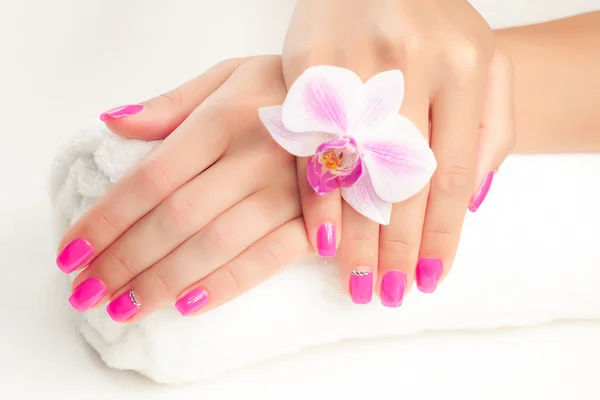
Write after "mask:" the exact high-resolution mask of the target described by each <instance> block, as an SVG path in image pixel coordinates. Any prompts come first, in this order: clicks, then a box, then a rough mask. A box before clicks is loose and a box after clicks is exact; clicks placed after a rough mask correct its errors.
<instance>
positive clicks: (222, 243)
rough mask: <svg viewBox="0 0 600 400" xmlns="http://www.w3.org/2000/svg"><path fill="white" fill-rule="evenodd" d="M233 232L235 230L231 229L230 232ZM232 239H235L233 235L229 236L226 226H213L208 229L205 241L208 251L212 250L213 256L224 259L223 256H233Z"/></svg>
mask: <svg viewBox="0 0 600 400" xmlns="http://www.w3.org/2000/svg"><path fill="white" fill-rule="evenodd" d="M232 231H233V229H230V232H232ZM231 237H233V235H232V234H230V235H227V228H225V227H224V226H221V227H215V226H212V227H209V228H208V229H207V231H206V236H205V238H204V239H205V243H206V246H207V249H210V252H211V253H212V254H214V255H219V257H223V255H229V254H231V252H230V249H231V244H230V243H231Z"/></svg>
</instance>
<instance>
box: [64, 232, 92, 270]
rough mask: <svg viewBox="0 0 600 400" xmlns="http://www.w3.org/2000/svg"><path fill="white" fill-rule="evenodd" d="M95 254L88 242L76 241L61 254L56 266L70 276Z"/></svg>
mask: <svg viewBox="0 0 600 400" xmlns="http://www.w3.org/2000/svg"><path fill="white" fill-rule="evenodd" d="M93 253H94V249H93V248H92V245H91V244H89V243H88V242H87V241H86V240H83V239H75V240H73V241H72V242H71V243H69V244H68V245H67V247H65V248H64V249H63V251H61V252H60V254H59V255H58V257H57V258H56V265H58V268H60V270H61V271H62V272H64V273H65V274H70V273H71V272H73V271H75V270H76V269H77V268H79V267H81V266H82V265H83V264H84V263H85V262H86V261H87V260H88V259H89V258H90V257H91V256H92V254H93Z"/></svg>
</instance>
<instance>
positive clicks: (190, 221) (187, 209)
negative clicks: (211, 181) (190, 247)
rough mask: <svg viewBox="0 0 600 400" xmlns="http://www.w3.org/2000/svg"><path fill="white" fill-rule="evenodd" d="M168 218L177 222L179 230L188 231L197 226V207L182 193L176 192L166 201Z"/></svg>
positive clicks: (172, 221) (174, 222)
mask: <svg viewBox="0 0 600 400" xmlns="http://www.w3.org/2000/svg"><path fill="white" fill-rule="evenodd" d="M165 207H166V210H167V211H166V213H167V215H168V217H167V219H168V220H169V221H170V222H171V223H173V224H175V226H176V229H177V230H179V231H188V230H190V229H193V228H194V227H195V225H196V224H195V222H196V216H197V211H196V207H194V205H193V204H192V203H191V202H190V201H189V200H187V199H186V198H184V197H183V196H181V195H177V194H174V195H172V196H171V197H169V199H168V200H167V201H165Z"/></svg>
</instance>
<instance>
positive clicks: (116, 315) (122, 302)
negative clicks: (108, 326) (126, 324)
mask: <svg viewBox="0 0 600 400" xmlns="http://www.w3.org/2000/svg"><path fill="white" fill-rule="evenodd" d="M140 307H142V305H141V304H140V302H139V301H138V299H137V298H136V297H135V293H134V292H133V290H130V291H128V292H125V293H123V294H122V295H120V296H119V297H117V298H116V299H114V300H113V301H111V302H110V303H109V304H108V306H106V311H107V312H108V315H109V316H110V317H111V318H112V319H113V320H115V321H117V322H123V321H126V320H128V319H129V318H131V317H133V316H134V315H135V314H137V313H138V311H140Z"/></svg>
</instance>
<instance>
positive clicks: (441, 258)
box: [283, 0, 514, 307]
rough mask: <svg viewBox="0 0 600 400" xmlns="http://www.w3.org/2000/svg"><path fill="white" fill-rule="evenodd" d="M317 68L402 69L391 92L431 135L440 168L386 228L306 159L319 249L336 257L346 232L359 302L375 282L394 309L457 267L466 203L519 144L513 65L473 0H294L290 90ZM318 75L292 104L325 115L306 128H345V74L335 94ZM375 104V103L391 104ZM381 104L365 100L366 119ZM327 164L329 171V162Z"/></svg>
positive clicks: (345, 254) (301, 170)
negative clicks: (322, 186) (324, 182)
mask: <svg viewBox="0 0 600 400" xmlns="http://www.w3.org/2000/svg"><path fill="white" fill-rule="evenodd" d="M314 65H335V66H340V67H345V68H347V69H350V70H352V71H354V72H356V73H357V74H358V75H359V76H360V77H361V78H362V79H363V81H366V80H367V79H368V78H370V77H371V76H373V75H375V74H377V73H379V72H383V71H387V70H400V71H402V72H403V75H404V86H403V87H402V85H401V84H400V85H399V86H398V87H394V88H392V89H390V90H392V91H396V92H399V91H402V90H404V101H403V102H402V106H401V109H400V110H398V109H397V108H396V110H397V111H399V112H400V113H401V114H403V115H404V116H406V117H408V118H409V119H410V120H411V121H412V122H413V123H414V125H416V127H417V128H418V130H419V131H420V132H421V133H422V135H423V136H424V137H425V138H426V139H427V140H428V141H429V144H430V146H431V149H432V150H433V152H434V154H435V156H436V159H437V170H436V172H435V174H434V175H433V177H432V179H431V183H430V184H427V185H426V186H425V187H424V189H423V190H421V191H420V192H419V193H417V194H416V195H414V196H413V197H410V198H408V199H407V200H404V201H402V202H399V203H396V204H394V206H393V208H392V211H391V217H390V214H389V209H387V214H388V215H387V218H389V219H390V221H389V225H384V226H380V225H379V224H378V223H376V222H374V221H373V220H371V219H368V218H365V217H364V216H363V215H361V214H359V213H358V212H357V211H356V210H355V209H353V208H352V207H351V206H349V205H348V203H347V202H343V201H342V198H341V195H342V196H344V198H346V197H345V194H344V193H345V192H344V189H342V191H341V195H340V190H339V189H335V190H333V191H332V192H331V193H330V194H328V195H327V196H320V195H319V194H317V193H316V190H317V189H316V188H315V189H313V187H311V185H310V184H309V182H308V179H307V164H308V160H307V159H306V158H302V159H299V160H298V181H299V187H300V195H301V202H302V209H303V214H304V219H305V223H306V227H307V232H308V236H309V240H310V241H311V243H312V245H313V247H315V249H317V250H318V251H319V253H320V254H321V255H324V256H333V255H335V253H336V247H337V244H338V243H337V242H339V241H340V237H339V235H338V237H337V241H336V235H335V231H336V228H337V230H338V231H340V228H341V231H342V235H341V242H340V244H339V251H338V252H337V255H338V258H339V261H340V269H341V271H340V272H341V273H340V275H341V280H342V284H343V286H344V288H345V289H346V290H347V291H349V292H350V295H351V296H352V298H353V300H354V301H355V302H356V303H366V302H369V301H370V300H371V295H372V291H373V288H372V286H373V282H374V286H375V287H376V288H377V290H378V291H381V298H382V302H383V304H384V305H386V306H392V307H397V306H399V305H400V304H401V302H402V297H403V294H404V292H405V291H406V290H407V289H408V288H410V286H411V284H412V281H413V279H415V278H416V281H417V286H418V288H419V289H420V290H421V291H423V292H433V291H434V290H435V289H436V287H437V285H438V282H439V281H440V280H441V279H443V277H444V276H445V274H446V273H447V272H448V271H449V269H450V266H451V265H452V262H453V260H454V257H455V254H456V250H457V247H458V243H459V239H460V234H461V229H462V223H463V219H464V215H465V212H466V210H467V208H468V209H470V210H471V211H476V210H477V208H478V207H479V205H480V204H481V202H482V201H483V198H484V197H485V195H486V193H487V190H488V189H489V186H490V184H491V181H492V178H493V175H494V172H495V171H496V170H497V169H498V168H499V166H500V164H501V163H502V162H503V160H504V158H505V157H506V156H507V155H508V153H509V151H510V149H511V148H512V146H513V142H514V129H513V98H512V67H511V64H510V61H509V60H508V58H507V57H506V56H505V55H504V54H503V53H502V52H501V51H500V49H498V48H497V46H496V45H495V42H494V35H493V32H492V30H491V29H490V28H489V26H488V25H487V23H486V22H485V21H484V19H483V18H482V17H481V16H480V15H479V13H478V12H477V11H476V10H475V9H473V8H472V7H471V5H470V4H469V3H468V2H467V1H466V0H420V1H414V0H378V1H372V0H351V1H348V0H327V1H322V0H298V2H297V6H296V9H295V11H294V15H293V17H292V21H291V23H290V27H289V30H288V33H287V37H286V41H285V45H284V51H283V72H284V78H285V81H286V85H287V86H288V89H289V88H290V87H292V84H293V83H294V82H295V81H296V79H297V78H298V77H299V76H300V75H301V74H302V73H303V72H304V71H305V70H306V69H307V68H308V67H310V66H314ZM321 78H322V77H317V79H315V80H314V82H310V79H309V78H307V79H304V78H303V79H304V80H303V81H302V85H305V87H306V88H307V89H306V90H309V91H310V93H311V96H312V97H311V98H310V101H305V102H304V104H303V105H302V102H300V103H297V104H301V107H304V109H303V110H300V111H301V112H303V113H305V114H303V115H307V116H312V117H315V118H316V120H319V123H318V124H316V125H315V126H314V127H309V126H308V123H304V126H303V128H306V129H308V130H310V131H313V130H314V131H317V132H319V131H322V128H323V126H333V127H335V126H338V127H339V119H340V118H341V119H343V118H342V117H344V116H346V113H347V112H351V111H352V110H346V109H344V107H343V105H340V104H333V103H339V102H338V101H337V100H339V99H342V98H343V97H344V96H343V95H344V87H346V86H347V85H345V84H344V83H343V82H341V78H340V79H339V81H336V82H333V83H332V84H331V85H329V83H328V85H329V87H328V91H326V90H325V89H323V87H322V82H323V80H322V79H321ZM311 85H313V87H312V88H311ZM336 90H338V91H337V92H336ZM290 93H291V92H290ZM306 93H308V92H306ZM323 93H326V95H323ZM342 103H343V101H342ZM375 103H377V102H375ZM380 103H381V104H379V103H378V104H377V107H379V108H382V107H383V106H389V104H383V103H385V101H384V100H382V101H381V102H380ZM382 104H383V106H382ZM390 107H391V106H390ZM397 107H399V106H397ZM383 108H385V107H383ZM384 111H387V110H379V109H375V110H374V111H373V109H371V108H369V109H368V112H369V113H370V114H369V115H366V116H363V117H364V118H367V117H368V118H370V117H371V116H372V114H374V113H378V112H384ZM336 113H338V114H339V115H336ZM338 117H339V118H338ZM354 117H355V119H356V118H358V119H359V120H360V121H363V119H360V118H361V116H354ZM328 118H329V119H328ZM430 123H431V125H430ZM328 124H329V125H328ZM336 124H337V125H336ZM313 128H314V129H313ZM382 157H383V155H382ZM319 162H321V161H319ZM324 162H325V161H323V162H321V163H323V171H326V170H327V168H330V166H329V165H325V164H324ZM312 163H313V164H314V163H316V161H313V162H312ZM311 165H312V164H311ZM336 165H337V164H336ZM363 168H364V167H363ZM396 172H397V173H398V176H400V175H401V171H396ZM396 172H394V173H396ZM337 173H341V172H340V171H337ZM313 174H314V173H313ZM322 174H325V172H322ZM331 174H333V175H334V176H335V173H334V172H331ZM323 176H324V177H323V179H325V175H323ZM313 180H314V178H313ZM390 182H391V181H390ZM424 184H425V183H424ZM392 186H393V185H392ZM420 187H423V186H420ZM417 190H418V189H417ZM321 194H322V193H321ZM364 197H370V198H373V196H370V195H369V196H364ZM372 201H373V206H372V207H370V209H371V210H375V209H377V207H378V206H377V204H376V203H377V202H376V201H375V200H372ZM375 214H376V216H379V215H377V213H375ZM370 217H371V218H372V219H377V218H373V216H370ZM380 219H381V218H380ZM380 222H381V221H380ZM385 222H388V221H384V222H383V223H385ZM369 270H370V271H372V275H371V274H370V273H369V272H368V271H369ZM377 273H378V275H379V276H378V277H377V276H375V278H376V279H373V278H374V275H377ZM351 276H353V278H352V279H351ZM369 286H370V287H369Z"/></svg>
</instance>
